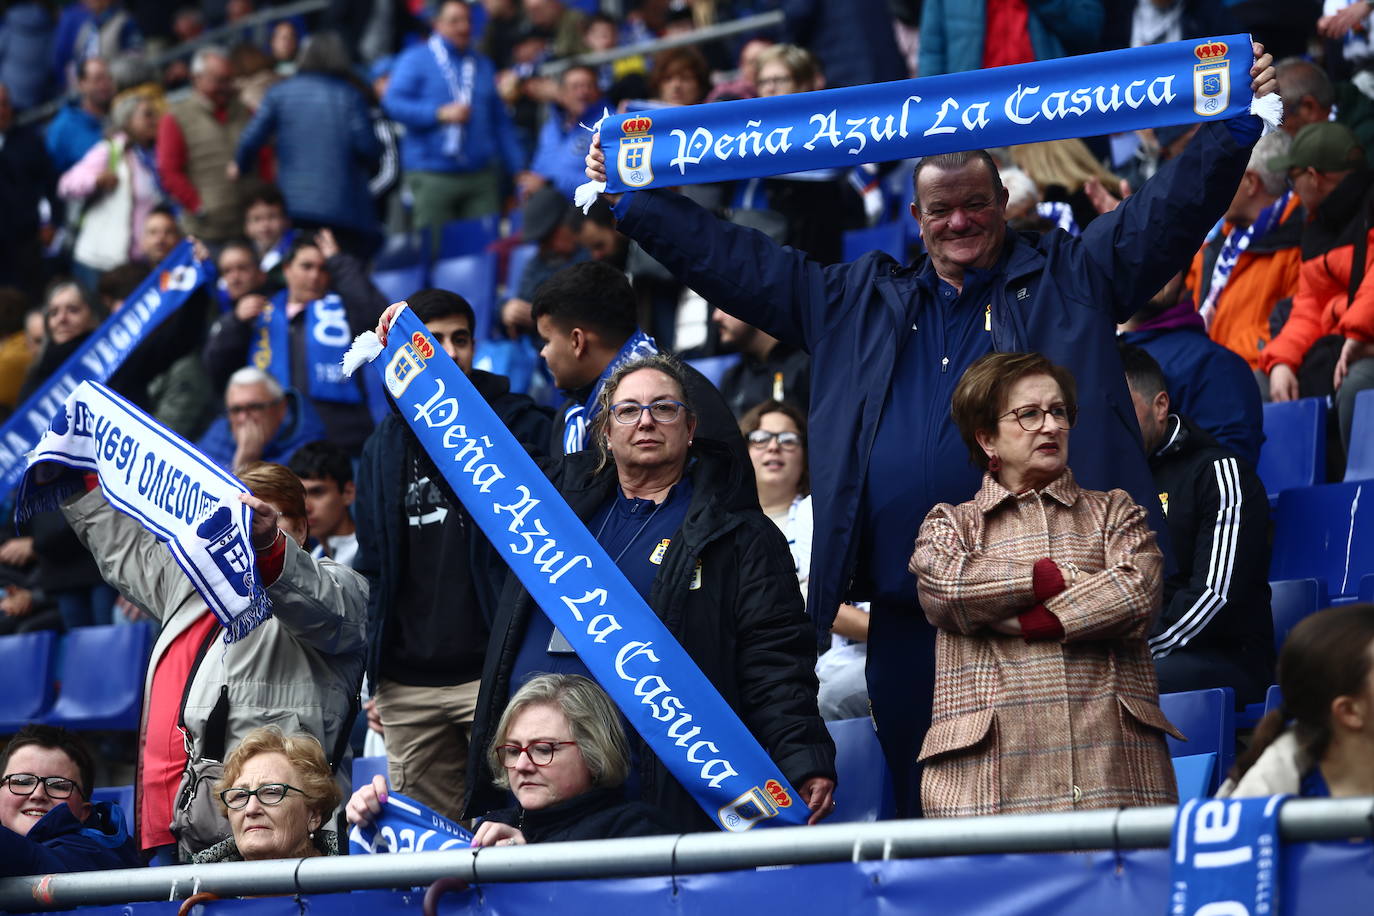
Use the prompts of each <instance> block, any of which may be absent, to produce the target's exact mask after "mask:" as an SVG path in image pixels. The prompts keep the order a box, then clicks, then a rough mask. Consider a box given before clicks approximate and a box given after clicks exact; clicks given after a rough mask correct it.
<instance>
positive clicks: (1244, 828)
mask: <svg viewBox="0 0 1374 916" xmlns="http://www.w3.org/2000/svg"><path fill="white" fill-rule="evenodd" d="M1287 798H1288V796H1287V795H1273V796H1270V797H1268V798H1263V797H1261V798H1225V799H1222V798H1194V799H1190V800H1189V801H1187V802H1184V803H1183V804H1182V805H1180V806H1179V808H1178V815H1177V817H1176V819H1175V821H1174V840H1173V846H1172V848H1171V849H1170V850H1169V852H1170V858H1171V859H1172V860H1173V861H1172V862H1171V864H1170V867H1169V886H1170V892H1169V905H1168V907H1167V909H1168V912H1170V913H1196V914H1199V916H1200V914H1203V913H1212V914H1216V916H1221V914H1223V913H1283V912H1287V911H1288V910H1289V907H1286V906H1283V905H1282V901H1281V900H1280V899H1279V898H1280V897H1281V894H1280V891H1281V889H1282V888H1281V887H1280V884H1279V880H1280V876H1281V875H1282V874H1283V869H1282V868H1280V862H1279V859H1280V857H1281V856H1282V854H1283V842H1282V840H1281V838H1280V837H1279V808H1280V807H1281V806H1282V805H1283V803H1284V801H1285V800H1286V799H1287Z"/></svg>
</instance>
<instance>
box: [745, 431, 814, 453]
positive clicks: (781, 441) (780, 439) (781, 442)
mask: <svg viewBox="0 0 1374 916" xmlns="http://www.w3.org/2000/svg"><path fill="white" fill-rule="evenodd" d="M748 439H749V447H750V448H768V444H769V443H770V442H772V441H773V440H775V439H776V440H777V443H778V448H780V449H785V450H787V451H789V452H790V451H792V450H793V449H798V448H801V444H802V438H801V434H800V433H794V432H791V431H788V432H782V433H775V432H771V431H769V430H766V429H756V430H754V431H753V432H751V433H750V434H749V436H748Z"/></svg>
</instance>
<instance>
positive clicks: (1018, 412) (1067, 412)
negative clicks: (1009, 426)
mask: <svg viewBox="0 0 1374 916" xmlns="http://www.w3.org/2000/svg"><path fill="white" fill-rule="evenodd" d="M1046 416H1048V417H1049V418H1050V419H1051V420H1053V421H1054V425H1055V426H1057V427H1059V428H1060V429H1073V425H1074V423H1076V422H1078V411H1076V410H1074V409H1073V408H1072V407H1070V406H1068V405H1067V404H1053V405H1051V406H1050V407H1049V409H1048V410H1047V409H1045V408H1044V407H1034V406H1031V407H1017V408H1016V409H1015V410H1008V411H1007V412H1006V413H1004V414H1002V415H1001V416H999V417H998V418H997V419H999V420H1003V419H1006V418H1007V417H1015V418H1016V422H1017V423H1020V424H1021V428H1022V429H1024V430H1025V431H1026V432H1028V433H1036V432H1039V431H1040V429H1041V427H1043V426H1044V425H1045V417H1046Z"/></svg>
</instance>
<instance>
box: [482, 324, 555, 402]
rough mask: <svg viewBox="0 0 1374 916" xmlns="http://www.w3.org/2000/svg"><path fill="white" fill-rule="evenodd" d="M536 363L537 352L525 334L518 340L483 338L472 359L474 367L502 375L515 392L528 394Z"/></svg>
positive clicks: (537, 363) (537, 362) (537, 360)
mask: <svg viewBox="0 0 1374 916" xmlns="http://www.w3.org/2000/svg"><path fill="white" fill-rule="evenodd" d="M538 365H539V352H538V351H537V350H536V349H535V345H534V344H533V343H531V342H530V339H529V338H528V337H525V336H522V337H521V338H520V339H519V340H484V341H482V346H481V347H479V348H478V350H477V355H476V356H475V357H474V358H473V361H472V367H473V368H474V369H481V370H482V371H484V372H491V373H493V374H495V375H504V376H505V377H506V378H507V379H509V380H510V390H511V391H514V392H515V393H516V394H529V390H530V383H531V382H532V381H533V380H534V373H535V370H536V369H537V367H538Z"/></svg>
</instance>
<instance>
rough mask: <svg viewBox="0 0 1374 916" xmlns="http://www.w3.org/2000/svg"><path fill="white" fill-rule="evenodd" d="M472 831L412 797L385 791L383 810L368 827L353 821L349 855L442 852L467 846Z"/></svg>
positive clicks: (350, 829) (349, 836) (349, 840)
mask: <svg viewBox="0 0 1374 916" xmlns="http://www.w3.org/2000/svg"><path fill="white" fill-rule="evenodd" d="M471 845H472V834H471V833H469V832H468V831H467V830H466V829H464V828H463V827H462V826H460V825H458V824H455V823H454V822H453V821H451V820H449V819H448V818H446V817H444V816H443V815H442V814H438V813H437V812H435V811H432V810H430V809H429V808H427V807H425V806H424V805H422V804H420V803H419V802H417V801H416V800H415V799H413V798H406V797H405V796H404V795H399V794H397V793H395V792H391V793H388V794H387V797H386V803H385V804H383V805H382V813H381V814H380V815H378V817H377V819H376V820H375V821H374V822H373V823H372V825H371V826H369V827H360V826H358V825H357V824H354V825H353V826H352V827H350V828H349V830H348V854H349V855H351V856H356V855H373V854H374V853H383V852H442V851H443V850H445V849H466V848H467V847H469V846H471Z"/></svg>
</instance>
